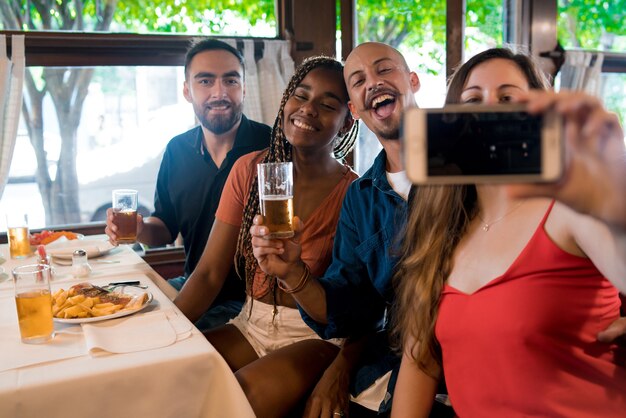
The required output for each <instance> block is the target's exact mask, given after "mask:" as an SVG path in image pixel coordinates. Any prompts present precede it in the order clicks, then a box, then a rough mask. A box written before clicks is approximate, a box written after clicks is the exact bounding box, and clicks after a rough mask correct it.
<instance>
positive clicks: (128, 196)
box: [112, 189, 138, 244]
mask: <svg viewBox="0 0 626 418" xmlns="http://www.w3.org/2000/svg"><path fill="white" fill-rule="evenodd" d="M137 197H138V193H137V190H131V189H118V190H113V206H112V207H113V223H114V224H115V225H116V226H117V242H118V243H119V244H134V243H135V242H137Z"/></svg>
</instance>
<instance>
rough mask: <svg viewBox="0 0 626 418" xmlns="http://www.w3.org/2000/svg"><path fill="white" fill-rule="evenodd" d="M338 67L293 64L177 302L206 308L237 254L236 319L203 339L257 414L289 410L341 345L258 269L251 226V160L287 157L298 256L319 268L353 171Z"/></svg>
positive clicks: (323, 60) (255, 198)
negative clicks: (268, 134)
mask: <svg viewBox="0 0 626 418" xmlns="http://www.w3.org/2000/svg"><path fill="white" fill-rule="evenodd" d="M342 70H343V66H342V65H341V63H340V62H338V61H336V60H334V59H332V58H328V57H313V58H309V59H307V60H305V61H304V62H303V63H302V64H301V65H300V66H299V67H298V68H297V69H296V72H295V74H294V75H293V77H292V78H291V80H290V81H289V84H288V86H287V89H286V90H285V93H284V95H283V98H282V101H281V105H280V109H279V112H278V116H277V117H276V122H275V123H274V127H273V129H272V140H271V143H270V147H269V148H268V149H267V150H264V151H260V152H255V153H251V154H248V155H245V156H243V157H241V158H240V159H239V160H237V162H236V163H235V165H234V166H233V169H232V170H231V172H230V174H229V176H228V179H227V181H226V184H225V186H224V191H223V192H222V196H221V198H220V204H219V207H218V209H217V212H216V216H215V222H214V224H213V228H212V230H211V234H210V235H209V239H208V241H207V244H206V247H205V250H204V252H203V254H202V257H201V259H200V262H199V263H198V265H197V267H196V269H195V270H194V271H193V273H192V274H191V276H190V277H189V280H188V281H187V283H186V284H185V286H184V287H183V288H182V290H181V292H180V293H179V295H178V297H177V298H176V300H175V303H176V305H177V306H178V307H179V308H180V309H181V311H182V312H183V313H184V314H185V315H186V316H187V317H188V318H190V319H192V320H195V319H196V318H197V317H199V316H200V315H201V314H202V313H203V312H204V311H206V309H207V308H208V307H209V306H210V305H211V303H212V301H213V299H214V298H215V295H217V293H218V292H219V290H220V288H221V286H222V284H223V283H224V280H225V279H226V277H227V273H228V271H229V269H230V268H231V266H232V263H233V259H234V260H235V267H236V268H237V271H238V273H239V275H240V277H241V278H242V279H243V280H245V282H246V290H247V294H248V298H247V300H246V303H245V304H244V307H243V309H242V311H241V313H240V314H239V316H238V317H236V318H234V319H233V320H232V321H231V322H230V323H228V324H226V325H224V326H222V327H218V328H216V329H214V330H210V331H208V332H205V336H206V337H207V339H208V340H209V341H210V342H211V344H213V346H214V347H215V348H216V349H217V350H218V351H219V352H220V353H221V354H222V356H223V357H224V359H225V360H226V362H227V363H228V365H229V366H230V367H231V369H232V370H233V371H234V372H235V375H236V377H237V380H238V381H239V383H240V384H241V386H242V389H243V390H244V392H245V393H246V396H247V398H248V400H249V401H250V404H251V406H252V408H253V410H254V412H255V414H256V416H258V417H281V416H284V415H286V414H287V413H288V412H290V411H291V410H292V409H294V407H295V406H297V405H298V404H299V402H300V401H301V399H302V398H303V397H304V396H305V395H307V394H308V393H310V391H311V389H312V388H313V387H314V386H315V383H316V382H317V381H318V380H319V379H320V377H321V376H322V374H323V373H324V370H325V369H326V367H327V366H328V365H329V364H330V363H331V362H332V361H333V359H335V356H336V354H337V352H338V351H339V348H338V347H337V342H335V344H333V343H331V342H328V341H324V340H321V339H320V338H319V337H318V336H317V334H315V332H313V330H311V329H310V328H309V327H308V326H307V325H306V324H305V323H304V321H303V320H302V319H301V317H300V314H299V312H298V310H297V309H296V304H295V301H294V299H293V297H292V296H291V294H290V292H288V291H287V292H285V291H284V289H281V288H280V287H279V286H278V285H277V283H276V278H275V277H272V276H267V275H265V274H264V273H263V272H262V271H261V270H260V269H259V268H258V265H257V262H256V259H255V258H254V255H253V253H252V248H251V244H250V226H251V225H252V220H253V218H254V216H255V215H256V214H258V213H259V195H258V180H257V176H256V172H257V170H256V165H257V164H258V163H266V162H277V161H292V162H293V171H294V188H293V189H294V196H293V208H294V209H293V211H294V214H296V215H298V217H299V218H300V221H301V223H302V224H303V226H302V233H301V234H300V235H299V239H300V241H301V244H302V255H303V257H304V258H305V259H306V260H307V265H308V266H309V268H310V271H311V272H312V273H314V274H319V272H320V271H324V270H325V269H326V267H327V265H328V263H329V261H330V256H331V252H332V245H333V239H334V235H335V229H336V225H337V220H338V217H339V211H340V208H341V202H342V201H343V196H344V194H345V192H346V190H347V188H348V186H349V184H350V183H351V182H352V181H353V180H354V179H355V178H356V177H357V175H356V173H354V172H353V171H352V170H351V169H350V168H349V167H348V166H346V165H345V164H343V163H342V162H341V161H339V160H340V159H341V158H343V156H345V154H346V153H347V152H349V151H350V149H351V148H352V146H353V144H354V140H355V138H356V135H357V128H356V125H355V124H354V119H353V118H352V115H351V114H350V112H349V111H348V92H347V90H346V85H345V83H344V81H343V73H342ZM294 222H297V221H295V220H294ZM303 280H306V277H303ZM291 293H292V292H291ZM326 386H328V385H326ZM326 386H324V387H326ZM321 390H322V389H321ZM328 392H329V391H327V390H326V391H325V392H324V396H326V399H325V400H327V401H328V402H330V403H332V402H337V403H340V402H347V401H345V400H344V401H342V400H341V399H347V397H348V393H345V394H337V393H328ZM316 395H318V396H321V395H320V393H316ZM329 398H330V399H329ZM315 402H317V399H316V401H315Z"/></svg>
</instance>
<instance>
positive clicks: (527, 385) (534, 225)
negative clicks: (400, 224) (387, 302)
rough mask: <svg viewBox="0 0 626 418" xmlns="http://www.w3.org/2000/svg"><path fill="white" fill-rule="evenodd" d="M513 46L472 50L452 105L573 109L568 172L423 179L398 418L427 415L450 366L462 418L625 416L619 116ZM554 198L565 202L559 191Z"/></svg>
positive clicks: (625, 261) (405, 288)
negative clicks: (614, 330) (555, 86)
mask: <svg viewBox="0 0 626 418" xmlns="http://www.w3.org/2000/svg"><path fill="white" fill-rule="evenodd" d="M544 86H545V82H544V81H543V79H542V76H541V74H540V72H539V71H538V70H537V68H536V67H535V66H534V64H533V62H532V61H531V60H530V59H529V58H528V57H526V56H524V55H515V54H513V53H512V52H510V51H508V50H506V49H491V50H487V51H485V52H483V53H480V54H478V55H476V56H474V57H473V58H471V59H470V60H469V61H468V62H467V63H466V64H464V65H462V66H461V67H460V68H459V69H458V71H457V72H456V73H455V75H454V76H453V77H452V79H451V82H450V86H449V90H448V96H447V99H446V103H484V104H497V103H506V102H523V101H525V102H527V108H528V111H529V112H533V113H540V112H544V111H546V110H548V109H554V110H555V111H557V112H558V113H560V114H561V115H562V116H563V119H564V135H565V136H564V140H565V144H566V156H567V157H568V158H567V159H566V169H565V173H564V176H563V179H562V180H561V181H559V182H558V183H556V184H544V185H493V184H491V185H486V184H481V185H471V186H465V185H463V186H460V185H459V186H430V187H426V186H424V187H417V188H416V192H415V195H414V198H413V199H412V204H411V208H410V211H409V220H408V226H407V235H406V238H405V243H404V245H405V250H404V255H403V258H402V262H401V264H400V267H399V271H398V275H397V276H396V279H397V282H396V285H397V300H398V304H397V306H396V308H397V309H396V312H395V315H394V316H395V319H396V321H397V323H398V330H399V334H400V336H401V340H402V342H403V345H404V347H403V358H402V365H401V368H400V373H399V376H398V382H397V386H396V391H395V396H394V404H393V410H392V416H393V417H403V418H405V417H425V416H428V411H429V409H430V405H431V404H432V400H433V397H434V394H435V389H436V383H437V380H438V379H439V378H440V376H441V374H442V371H443V375H444V376H445V381H446V384H447V388H448V392H449V396H450V401H451V402H452V406H453V407H454V410H455V412H456V413H457V415H458V416H460V417H522V416H524V417H526V416H535V417H557V416H558V417H623V416H624V412H625V411H626V367H625V366H626V365H625V363H624V362H625V360H624V359H625V358H626V357H624V354H625V352H624V349H623V347H619V346H618V345H616V344H615V343H613V342H610V339H611V338H610V337H609V336H608V335H606V332H604V330H605V328H607V326H609V325H610V324H611V323H612V322H613V321H616V320H617V318H618V317H619V306H620V301H619V296H618V290H617V289H616V287H614V286H617V287H618V288H620V289H621V290H622V291H625V290H626V257H624V254H626V211H625V210H624V208H625V206H624V196H626V194H625V192H626V150H625V148H624V134H623V131H622V130H621V128H620V126H619V123H618V122H617V118H616V117H615V115H613V114H610V113H608V112H607V111H606V110H604V108H603V107H602V105H601V104H600V102H599V101H598V100H597V99H596V98H593V97H589V96H587V95H584V94H582V93H574V92H564V93H558V94H557V93H553V92H548V91H530V90H531V89H542V88H544ZM555 199H556V200H555Z"/></svg>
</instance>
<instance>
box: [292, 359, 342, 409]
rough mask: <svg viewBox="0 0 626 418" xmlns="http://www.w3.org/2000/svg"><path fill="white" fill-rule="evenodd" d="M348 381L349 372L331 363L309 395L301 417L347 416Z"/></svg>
mask: <svg viewBox="0 0 626 418" xmlns="http://www.w3.org/2000/svg"><path fill="white" fill-rule="evenodd" d="M349 383H350V376H349V372H348V371H347V370H345V369H344V368H341V367H337V366H336V365H335V364H334V363H333V364H331V365H330V366H329V367H328V368H327V369H326V371H325V372H324V374H323V375H322V377H321V379H320V380H319V382H317V385H316V386H315V388H314V389H313V392H312V393H311V396H309V399H308V401H307V403H306V408H305V410H304V415H303V417H305V418H337V417H338V416H340V417H347V416H348V408H349V404H350V394H349V392H348V390H349V388H348V386H349Z"/></svg>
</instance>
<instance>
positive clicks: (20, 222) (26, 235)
mask: <svg viewBox="0 0 626 418" xmlns="http://www.w3.org/2000/svg"><path fill="white" fill-rule="evenodd" d="M7 235H8V238H9V253H10V254H11V258H25V257H30V255H31V254H32V251H31V250H30V231H29V230H28V215H27V214H25V213H9V214H7Z"/></svg>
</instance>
